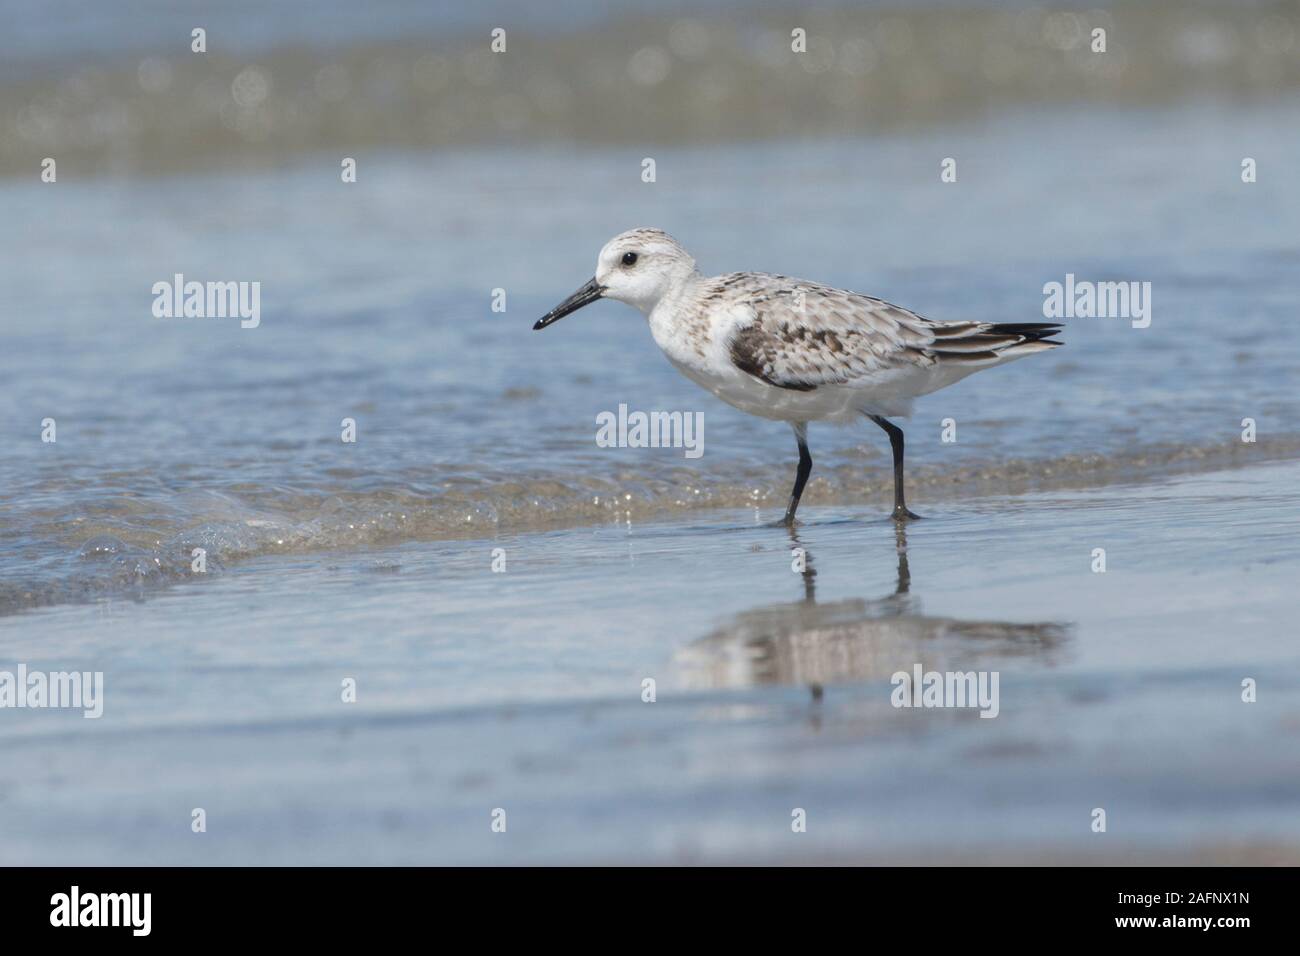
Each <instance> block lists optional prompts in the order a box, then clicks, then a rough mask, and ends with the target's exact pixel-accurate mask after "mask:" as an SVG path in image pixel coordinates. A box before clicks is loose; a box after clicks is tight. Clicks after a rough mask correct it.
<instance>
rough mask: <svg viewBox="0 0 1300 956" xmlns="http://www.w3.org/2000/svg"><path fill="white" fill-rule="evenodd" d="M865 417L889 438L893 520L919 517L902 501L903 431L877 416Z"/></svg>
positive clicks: (907, 519)
mask: <svg viewBox="0 0 1300 956" xmlns="http://www.w3.org/2000/svg"><path fill="white" fill-rule="evenodd" d="M867 417H868V418H870V419H871V420H872V421H873V422H875V423H876V424H877V425H879V426H880V427H881V428H883V429H884V430H885V434H886V435H888V436H889V447H890V448H892V449H893V451H894V520H895V521H909V520H911V519H912V518H919V517H921V516H920V515H916V514H912V512H910V511H908V510H907V502H906V501H904V500H903V430H902V429H901V428H899V427H898V426H897V425H895V424H893V423H892V422H888V421H886V420H885V419H883V418H881V417H880V416H879V415H869V416H867Z"/></svg>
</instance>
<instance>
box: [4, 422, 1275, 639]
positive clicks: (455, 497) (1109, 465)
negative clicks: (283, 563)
mask: <svg viewBox="0 0 1300 956" xmlns="http://www.w3.org/2000/svg"><path fill="white" fill-rule="evenodd" d="M1298 456H1300V434H1295V435H1279V436H1272V437H1270V439H1269V441H1268V442H1267V443H1266V444H1244V443H1242V442H1239V441H1233V442H1225V443H1219V444H1207V445H1199V446H1169V445H1153V446H1143V447H1135V448H1130V449H1128V450H1126V451H1124V452H1121V453H1118V454H1113V455H1100V454H1070V455H1063V456H1058V457H1053V458H1043V459H1007V460H998V461H992V460H989V461H975V462H968V463H964V464H961V465H958V466H954V467H942V466H933V465H932V466H924V465H922V466H918V467H916V468H913V469H909V473H908V486H909V490H910V491H911V493H912V494H911V498H912V501H913V502H914V503H919V502H925V501H931V502H934V501H954V500H960V499H962V498H969V497H972V496H982V495H1000V494H1021V493H1025V492H1029V491H1040V490H1050V489H1055V488H1083V487H1093V486H1101V485H1109V484H1117V483H1126V482H1136V481H1144V480H1151V479H1155V478H1160V477H1164V476H1167V475H1173V474H1180V473H1187V472H1200V471H1211V470H1215V469H1220V468H1225V467H1233V466H1239V465H1247V464H1254V463H1258V462H1263V461H1271V460H1279V459H1285V458H1295V457H1298ZM787 471H788V470H787ZM787 471H782V470H780V469H777V468H771V469H767V470H766V471H765V472H756V471H749V470H746V472H745V473H744V474H743V475H742V476H735V475H731V476H728V475H721V474H719V475H716V476H704V477H703V478H702V477H701V475H700V473H699V472H698V471H696V470H689V469H682V471H681V472H680V475H679V476H678V477H677V478H674V477H673V476H672V475H671V474H670V475H668V476H661V477H659V478H657V479H655V480H652V481H645V480H638V481H619V480H616V479H614V478H610V477H588V478H582V479H574V478H573V477H571V476H566V477H563V478H561V477H559V476H555V477H534V478H531V479H527V480H520V481H517V482H503V481H498V482H494V483H484V484H483V485H481V486H479V487H471V488H467V489H464V490H460V491H456V492H454V493H446V494H444V495H442V496H440V497H438V498H436V499H430V498H429V497H428V496H426V495H421V494H417V493H415V492H412V491H408V490H400V489H395V490H380V491H365V492H357V491H345V492H341V493H339V494H330V495H321V496H312V495H305V494H302V493H293V494H286V495H285V496H284V497H283V498H280V499H277V498H276V497H275V496H274V495H273V494H271V495H268V494H263V495H261V496H259V498H258V502H257V505H256V506H253V505H250V504H248V503H245V502H243V501H241V500H240V499H239V497H237V496H235V495H232V494H225V493H216V492H205V493H202V494H191V495H186V496H184V497H183V498H182V499H180V500H179V501H174V502H155V503H153V504H152V505H151V506H150V508H149V509H148V510H149V512H150V520H147V521H128V520H123V518H122V516H121V514H116V515H115V514H114V511H115V510H116V509H110V508H107V507H106V508H104V509H103V513H99V514H91V513H83V514H79V515H76V516H75V517H73V518H61V519H59V520H57V521H53V522H52V523H51V524H49V525H46V526H44V527H35V528H29V529H28V534H29V535H31V536H35V537H40V538H43V539H45V540H50V539H53V540H56V541H62V543H63V550H62V551H61V552H59V553H56V554H53V555H47V556H46V557H45V558H44V559H42V560H40V561H38V562H36V564H35V565H34V566H32V567H30V568H29V569H28V570H26V571H24V572H19V573H17V574H7V575H6V576H5V578H3V579H0V614H12V613H15V612H18V611H22V610H26V609H30V608H36V607H42V606H47V605H52V604H65V603H75V602H82V601H93V600H97V599H101V598H110V597H135V598H142V597H145V596H147V595H148V594H149V593H151V592H154V591H156V590H158V589H159V588H163V587H167V586H170V585H174V584H177V583H180V582H182V581H187V580H193V579H194V578H195V577H196V575H195V574H194V572H193V571H192V563H193V560H194V549H196V548H201V549H203V551H204V553H205V560H206V562H207V570H206V573H208V574H220V573H221V572H222V571H223V570H224V569H226V568H228V567H230V566H231V565H233V564H236V563H238V562H243V561H248V560H251V559H255V558H260V557H268V556H275V555H299V554H311V553H321V552H343V553H348V552H357V551H362V550H365V549H368V548H378V547H390V546H395V545H400V544H404V543H408V542H422V541H423V542H429V541H442V540H453V539H476V538H477V539H481V538H490V537H493V536H495V535H500V534H516V533H527V532H536V531H544V530H553V529H558V528H568V527H576V526H582V525H593V524H606V523H611V522H612V523H623V522H637V523H641V522H646V521H666V520H680V519H682V518H685V517H687V516H691V515H696V514H700V513H704V512H707V511H710V510H725V509H744V508H749V509H760V510H761V511H763V512H766V513H767V515H769V516H770V517H771V518H772V519H773V520H775V519H776V518H778V517H780V513H781V510H782V509H783V508H784V505H785V501H786V497H787V495H788V484H789V481H790V475H789V474H788V473H787ZM738 478H739V479H742V480H738ZM891 481H892V478H891V477H890V472H889V469H888V468H885V467H881V466H879V465H877V466H874V467H870V468H867V467H863V466H861V465H841V466H838V467H833V468H829V469H823V470H822V471H820V472H818V473H815V474H814V477H813V479H812V480H811V481H810V483H809V485H808V489H807V491H806V493H805V495H804V505H805V511H806V510H807V509H808V508H809V507H815V506H817V505H841V506H843V505H858V504H865V505H873V506H879V507H880V508H881V509H882V511H881V514H882V520H883V515H884V514H885V506H886V504H887V503H888V501H889V500H890V495H891V493H892V484H891ZM168 506H170V507H171V511H170V513H169V512H168V511H167V508H168ZM29 520H30V516H29ZM160 528H162V529H163V530H161V531H160V530H159V529H160ZM9 533H10V534H13V533H15V532H14V531H12V530H11V531H10V532H9ZM11 570H12V569H11Z"/></svg>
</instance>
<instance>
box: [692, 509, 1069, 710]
mask: <svg viewBox="0 0 1300 956" xmlns="http://www.w3.org/2000/svg"><path fill="white" fill-rule="evenodd" d="M789 533H790V540H791V547H792V548H801V549H803V561H804V565H803V571H802V579H803V589H804V596H803V600H801V601H795V602H792V603H788V604H774V605H769V606H765V607H758V608H754V609H752V610H749V611H745V612H742V613H741V614H739V615H737V616H736V617H735V618H733V619H732V620H731V621H730V622H728V623H727V624H725V625H724V626H722V627H720V628H719V629H717V630H715V631H714V632H712V633H711V634H708V635H706V636H705V637H702V638H700V639H699V640H697V641H694V642H692V643H691V644H689V645H687V646H686V647H685V648H683V649H682V651H680V652H679V653H678V655H677V659H676V663H677V665H678V667H679V668H680V671H681V674H682V679H683V682H684V683H685V684H686V686H689V687H692V688H697V689H704V688H720V687H743V686H749V685H753V684H802V685H806V686H809V687H810V688H811V690H812V694H813V698H814V699H817V698H819V697H820V696H821V687H822V685H826V684H836V683H845V682H851V681H867V680H879V679H886V680H887V679H888V678H889V677H890V676H891V675H893V674H894V673H896V672H898V671H909V672H910V671H911V670H912V667H913V666H914V665H915V664H917V663H920V664H922V665H924V667H925V669H926V670H938V671H945V670H961V671H967V670H996V669H998V667H999V666H1000V665H1002V664H1005V663H1008V662H1009V661H1012V660H1017V661H1019V662H1021V663H1022V664H1023V663H1032V664H1036V665H1044V666H1050V665H1051V664H1053V663H1055V662H1056V661H1057V660H1058V659H1059V658H1060V656H1061V654H1062V652H1063V650H1064V646H1065V645H1066V643H1067V641H1068V638H1069V626H1068V625H1065V624H1059V623H1037V624H1035V623H1030V624H1021V623H1012V622H1007V621H973V620H958V619H955V618H950V617H928V616H926V615H924V614H922V613H921V607H920V601H919V599H918V598H917V597H916V596H915V595H913V594H912V593H911V587H912V575H911V569H910V567H909V566H908V560H907V532H906V530H905V529H904V528H903V527H902V526H899V527H897V528H895V531H894V534H895V545H896V549H897V557H898V577H897V582H896V584H895V587H894V591H893V593H891V594H888V595H885V596H884V597H881V598H878V599H875V600H863V599H850V600H844V601H835V602H831V603H828V604H820V603H818V602H817V597H816V593H817V571H816V569H815V568H814V566H813V559H812V555H811V554H809V553H808V551H807V549H805V548H803V545H802V544H801V543H800V540H799V537H798V535H797V533H796V532H795V531H794V529H790V532H789Z"/></svg>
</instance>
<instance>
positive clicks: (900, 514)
mask: <svg viewBox="0 0 1300 956" xmlns="http://www.w3.org/2000/svg"><path fill="white" fill-rule="evenodd" d="M893 519H894V520H895V521H897V522H899V523H900V524H901V523H902V522H904V521H920V520H921V516H920V515H919V514H916V513H915V512H912V511H908V510H907V506H906V505H899V506H898V507H896V508H895V509H894V514H893Z"/></svg>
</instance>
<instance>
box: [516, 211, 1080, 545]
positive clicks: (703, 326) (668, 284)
mask: <svg viewBox="0 0 1300 956" xmlns="http://www.w3.org/2000/svg"><path fill="white" fill-rule="evenodd" d="M600 298H608V299H617V300H618V301H619V302H626V303H627V304H628V305H632V306H635V307H636V308H638V309H640V310H641V311H642V312H644V313H645V315H646V317H647V318H648V319H649V322H650V333H651V335H653V336H654V340H655V342H656V343H658V345H659V348H661V349H663V352H664V354H665V355H667V356H668V360H669V361H670V362H672V364H673V365H674V366H676V368H677V370H678V371H680V372H681V373H682V374H683V375H685V376H686V377H687V378H689V379H691V380H692V381H693V382H695V383H697V384H698V385H701V386H702V387H704V388H705V389H707V390H708V391H710V392H712V393H713V394H714V395H716V396H718V398H720V399H722V400H723V401H724V402H727V403H728V404H729V405H734V406H735V407H736V408H739V409H740V410H741V411H743V412H748V413H749V414H751V415H758V416H760V417H762V418H771V419H775V420H777V421H784V422H789V423H790V424H791V425H792V426H793V427H794V435H795V440H796V441H797V442H798V443H799V466H798V470H797V471H796V472H795V480H794V491H793V492H792V493H791V495H790V505H789V507H788V508H787V509H786V513H785V521H786V523H788V524H793V523H794V513H795V510H796V509H797V508H798V507H799V497H800V495H802V494H803V489H804V485H805V484H806V483H807V481H808V474H809V472H811V471H812V456H811V455H810V454H809V453H808V423H809V422H814V421H828V422H835V423H839V424H844V423H847V422H850V421H853V420H856V419H857V417H858V416H865V417H867V418H870V419H871V420H872V421H873V422H875V423H876V424H877V425H879V426H880V427H881V428H883V429H884V430H885V433H886V434H888V435H889V444H890V447H891V448H892V450H893V453H894V519H895V520H897V521H905V520H907V519H909V518H915V517H917V516H916V515H914V514H912V512H911V511H909V510H908V509H907V504H906V502H905V501H904V498H903V430H902V429H901V428H899V427H898V426H897V425H895V424H893V423H892V422H890V421H888V419H887V416H889V417H894V416H907V415H909V414H910V413H911V410H912V401H913V399H915V398H917V397H919V396H921V395H927V394H929V393H930V392H933V391H936V390H938V389H941V388H943V387H945V386H947V385H951V384H952V383H953V382H956V381H957V380H958V379H961V378H965V377H966V376H967V375H969V374H970V373H971V372H976V371H979V370H980V369H982V368H988V367H990V366H993V365H1000V364H1002V363H1003V362H1007V361H1010V360H1011V359H1016V358H1020V357H1021V356H1024V355H1030V354H1032V353H1034V352H1042V351H1045V350H1047V349H1051V348H1055V347H1056V346H1057V345H1060V344H1062V343H1060V342H1055V341H1052V340H1051V339H1050V338H1049V336H1051V335H1053V334H1055V333H1057V332H1059V331H1060V329H1061V326H1060V324H1059V323H1048V322H1014V323H1010V324H1007V323H992V322H973V321H958V322H935V321H932V320H931V319H924V318H922V317H921V316H919V315H917V314H916V313H914V312H909V311H908V310H907V309H903V308H900V307H899V306H896V305H891V304H890V303H888V302H885V301H883V300H882V299H874V298H872V297H871V296H867V295H862V294H860V293H857V292H848V291H846V290H844V289H833V288H831V287H829V286H824V285H821V284H820V283H817V282H805V281H803V280H800V279H789V278H786V277H785V276H780V275H770V274H768V273H763V272H732V273H730V274H728V275H721V276H713V277H711V278H707V277H705V276H702V275H700V273H699V271H698V270H697V269H696V268H695V260H694V259H692V258H691V256H690V255H689V254H688V253H687V252H686V250H685V249H683V248H682V247H681V246H680V245H679V244H678V243H677V241H676V240H675V239H673V238H672V236H670V235H668V234H667V233H666V232H663V231H662V230H660V229H633V230H631V231H629V232H625V233H623V234H622V235H618V236H615V237H614V238H613V239H611V240H610V241H609V242H607V243H606V244H605V248H603V249H601V250H600V255H599V256H598V257H597V259H596V275H595V277H594V278H592V279H591V281H590V282H588V283H587V284H586V285H584V286H583V287H582V288H581V289H579V290H578V291H577V292H575V293H573V295H571V296H569V297H568V298H567V299H565V300H564V301H563V302H561V303H560V304H559V305H557V306H556V307H555V308H554V309H552V310H551V311H550V312H547V313H546V314H545V315H544V316H542V317H541V318H540V319H538V320H537V322H536V324H535V325H534V326H533V328H534V329H544V328H546V327H547V326H548V325H550V324H551V323H552V322H555V321H557V320H558V319H562V318H564V316H566V315H568V314H569V313H570V312H575V311H577V310H578V309H580V308H582V307H583V306H584V305H589V304H590V303H592V302H595V301H596V300H597V299H600Z"/></svg>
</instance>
